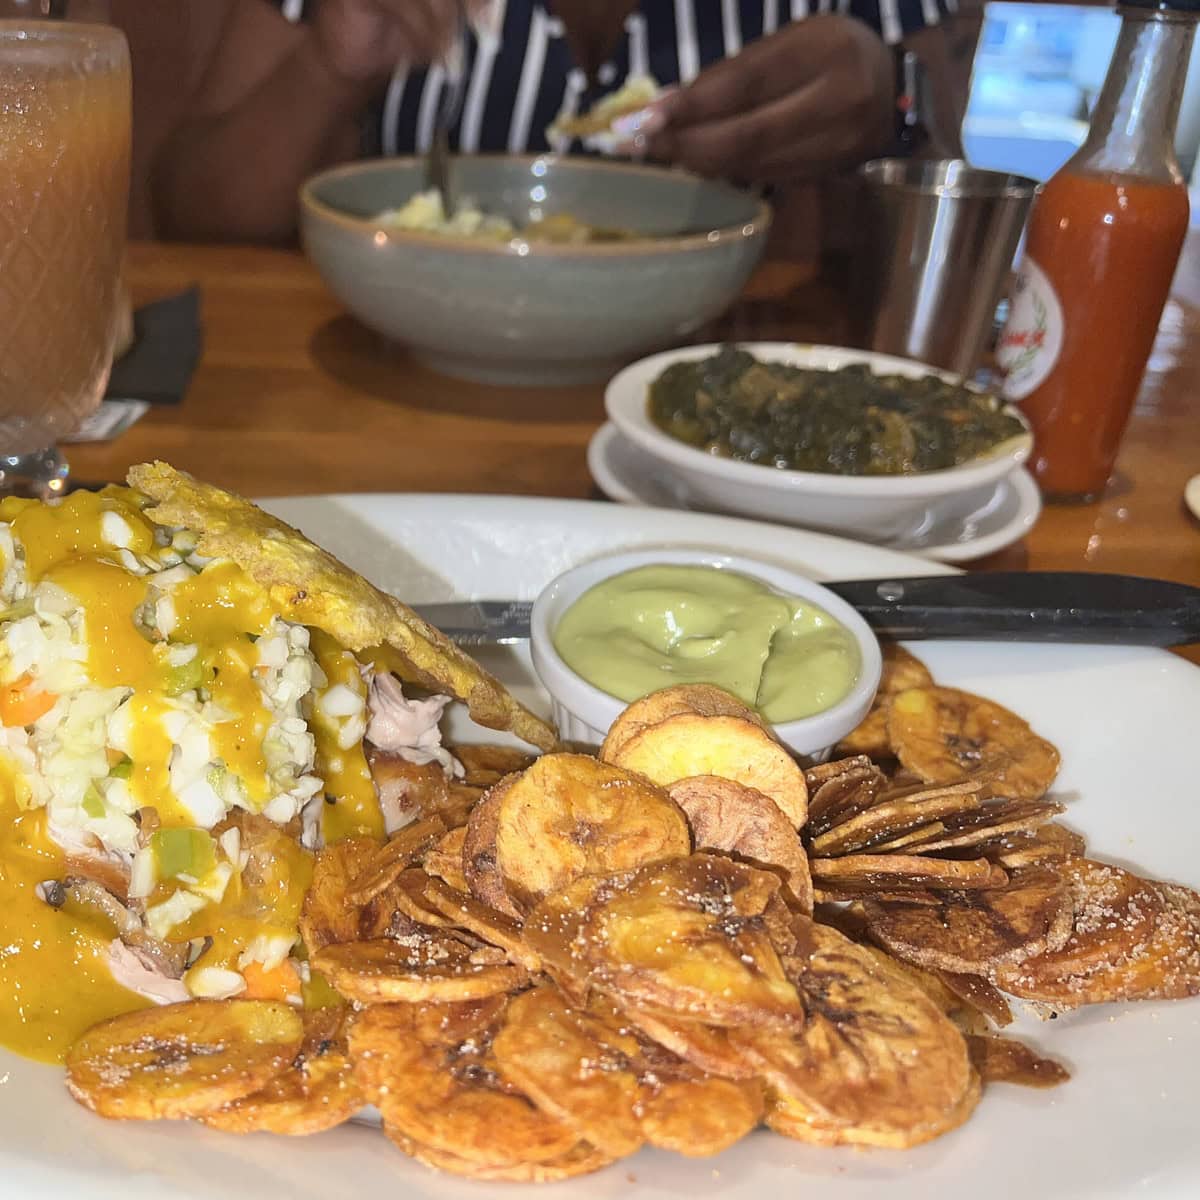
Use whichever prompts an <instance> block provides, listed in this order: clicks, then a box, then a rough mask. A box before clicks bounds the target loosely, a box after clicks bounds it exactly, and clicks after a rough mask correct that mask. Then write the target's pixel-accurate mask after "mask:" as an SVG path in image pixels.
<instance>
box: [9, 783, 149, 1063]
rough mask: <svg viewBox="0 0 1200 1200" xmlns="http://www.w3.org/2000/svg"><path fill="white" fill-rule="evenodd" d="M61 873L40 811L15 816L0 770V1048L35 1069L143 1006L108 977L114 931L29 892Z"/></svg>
mask: <svg viewBox="0 0 1200 1200" xmlns="http://www.w3.org/2000/svg"><path fill="white" fill-rule="evenodd" d="M63 868H64V863H63V857H62V853H61V852H60V851H59V850H58V849H57V847H55V846H54V844H53V843H52V842H51V841H50V839H49V838H48V837H47V836H46V820H45V812H44V811H33V812H27V811H22V810H21V808H20V807H19V806H18V804H17V802H16V797H15V794H14V780H13V778H12V774H11V772H10V771H9V770H8V769H7V768H6V767H5V766H4V765H3V764H0V1044H3V1045H4V1046H6V1047H7V1048H8V1049H10V1050H15V1051H16V1052H17V1053H18V1054H23V1055H24V1056H25V1057H26V1058H35V1059H38V1060H40V1061H42V1062H61V1061H62V1060H63V1057H64V1056H65V1055H66V1052H67V1050H68V1049H70V1046H71V1043H72V1042H74V1041H75V1040H76V1038H78V1037H79V1035H80V1034H81V1033H83V1032H84V1030H86V1029H88V1028H89V1027H90V1026H92V1025H95V1024H96V1022H97V1021H103V1020H106V1019H107V1018H108V1017H113V1016H116V1015H117V1014H118V1013H123V1012H131V1011H133V1010H134V1009H137V1008H145V1007H147V1006H148V1003H149V1002H148V1001H146V1000H144V999H142V997H140V996H138V995H136V994H135V993H134V992H131V991H128V990H127V989H125V988H123V987H121V986H120V984H118V983H117V982H116V981H115V980H114V979H113V977H112V975H111V974H110V973H109V969H108V947H109V943H110V942H111V941H112V939H113V938H114V937H115V936H116V932H115V930H113V929H112V928H111V927H110V928H105V926H104V923H103V922H102V920H101V919H99V918H98V917H95V916H93V915H92V914H90V913H87V914H83V913H81V912H73V911H72V907H71V905H70V904H69V903H68V904H67V905H65V906H64V907H63V908H61V909H53V908H51V907H50V906H49V905H48V904H46V903H45V902H44V901H43V900H42V899H41V898H40V897H39V896H38V895H37V892H36V891H35V890H34V889H35V888H36V887H37V885H38V884H39V883H41V882H43V881H44V880H47V879H61V878H62V875H63Z"/></svg>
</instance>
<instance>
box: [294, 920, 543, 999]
mask: <svg viewBox="0 0 1200 1200" xmlns="http://www.w3.org/2000/svg"><path fill="white" fill-rule="evenodd" d="M497 959H498V960H499V961H497ZM312 962H313V968H314V970H317V971H320V972H321V974H322V975H324V976H325V977H326V978H327V979H328V980H329V982H330V984H331V985H332V986H333V987H334V988H335V989H336V990H337V991H338V992H339V993H341V995H343V996H345V997H346V999H347V1000H353V1001H354V1002H355V1003H358V1004H388V1003H394V1002H397V1001H410V1002H417V1001H433V1002H436V1003H443V1004H444V1003H447V1002H449V1001H461V1000H481V999H484V998H486V997H488V996H495V995H499V994H501V993H504V992H509V991H512V990H513V989H515V988H519V987H521V986H522V985H523V984H524V983H525V982H526V981H527V979H528V978H529V976H528V975H527V973H526V972H525V971H524V970H523V969H522V968H521V967H518V966H514V965H512V964H511V963H508V962H506V961H504V956H503V954H502V953H500V952H498V951H497V952H496V953H495V954H487V953H484V952H481V951H478V950H472V948H471V947H470V946H469V945H467V944H466V943H465V942H463V941H461V940H459V939H458V938H456V937H454V936H453V935H451V934H448V933H446V932H445V931H442V930H433V929H423V930H419V931H417V932H413V933H409V934H407V935H404V936H402V937H399V938H380V939H376V940H375V941H370V942H345V943H342V944H340V945H336V946H326V947H325V949H324V950H322V951H321V952H320V953H319V954H317V955H316V956H314V958H313V960H312Z"/></svg>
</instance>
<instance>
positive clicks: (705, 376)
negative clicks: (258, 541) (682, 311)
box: [647, 346, 1025, 475]
mask: <svg viewBox="0 0 1200 1200" xmlns="http://www.w3.org/2000/svg"><path fill="white" fill-rule="evenodd" d="M647 411H648V414H649V417H650V419H651V421H653V422H654V424H655V425H657V426H658V428H659V429H661V430H663V432H664V433H667V434H669V435H670V436H671V437H673V438H677V439H678V440H679V441H681V442H686V443H687V444H688V445H690V446H695V447H696V448H697V449H700V450H704V451H706V452H707V453H709V454H715V455H720V456H722V457H725V458H733V459H737V460H738V461H740V462H747V463H760V464H762V465H764V466H769V467H776V468H781V469H786V470H792V471H816V472H820V473H822V474H833V475H912V474H916V473H919V472H923V471H939V470H944V469H946V468H948V467H955V466H959V465H960V464H963V463H968V462H970V461H972V460H973V459H977V458H980V457H984V456H987V455H992V454H996V453H999V452H1000V451H1001V449H1002V447H1003V446H1004V445H1005V443H1007V442H1009V441H1010V440H1011V439H1013V438H1017V437H1021V436H1023V435H1024V434H1025V427H1024V425H1022V423H1021V421H1020V419H1019V418H1018V417H1016V416H1015V415H1014V414H1013V413H1012V412H1010V411H1008V410H1006V409H1005V407H1004V405H1003V404H1002V403H1001V402H1000V401H999V400H998V399H997V398H996V397H994V396H991V395H987V394H986V393H983V392H978V391H975V390H974V389H972V388H967V387H963V386H960V385H957V384H952V383H947V382H945V381H944V380H942V379H939V378H938V377H937V376H935V375H925V376H921V377H920V378H910V377H909V376H904V375H877V374H875V372H874V371H872V370H871V368H870V367H869V366H866V365H865V364H864V365H855V366H848V367H842V368H840V369H839V370H836V371H825V370H817V369H813V368H808V367H793V366H789V365H788V364H786V363H779V362H763V361H761V360H759V359H757V358H755V357H754V356H753V355H752V354H750V353H748V352H747V351H744V350H738V349H737V348H736V347H732V346H726V347H724V348H723V349H722V350H721V351H720V352H719V353H717V354H714V355H711V356H710V357H708V358H703V359H698V360H695V361H692V362H677V363H673V364H672V365H671V366H669V367H667V369H666V370H665V371H663V373H662V374H661V375H660V376H659V377H658V378H657V379H656V380H655V381H654V382H653V383H652V384H651V385H650V395H649V400H648V404H647Z"/></svg>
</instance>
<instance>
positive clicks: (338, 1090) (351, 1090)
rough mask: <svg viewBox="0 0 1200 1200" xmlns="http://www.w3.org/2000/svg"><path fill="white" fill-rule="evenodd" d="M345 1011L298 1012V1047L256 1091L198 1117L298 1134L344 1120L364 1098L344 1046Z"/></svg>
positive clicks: (244, 1128) (226, 1129) (242, 1129)
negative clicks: (300, 1026)
mask: <svg viewBox="0 0 1200 1200" xmlns="http://www.w3.org/2000/svg"><path fill="white" fill-rule="evenodd" d="M345 1020H346V1010H345V1009H342V1008H318V1009H313V1010H312V1011H310V1012H307V1013H305V1014H304V1041H303V1043H302V1044H301V1046H300V1052H299V1053H298V1054H297V1055H296V1057H295V1058H294V1059H293V1060H292V1063H291V1065H290V1066H289V1067H288V1069H287V1070H286V1071H284V1072H283V1073H282V1074H280V1075H277V1076H276V1077H275V1078H274V1079H272V1080H271V1082H270V1083H269V1084H267V1086H266V1087H265V1088H263V1089H262V1091H260V1092H255V1093H254V1094H253V1095H251V1096H247V1097H246V1098H245V1099H244V1100H237V1101H235V1102H234V1103H233V1104H229V1105H226V1106H225V1107H224V1108H220V1109H218V1110H217V1111H216V1112H213V1113H209V1114H207V1115H206V1116H204V1117H202V1118H201V1119H202V1120H203V1121H204V1123H205V1124H206V1125H210V1126H212V1128H214V1129H219V1130H221V1131H222V1132H223V1133H260V1132H261V1133H278V1134H284V1135H286V1136H289V1137H303V1136H306V1135H308V1134H312V1133H323V1132H324V1131H325V1130H326V1129H333V1128H334V1127H335V1126H337V1125H341V1124H342V1123H343V1122H345V1121H348V1120H349V1119H350V1118H351V1117H352V1116H354V1114H355V1113H356V1112H358V1111H359V1109H361V1108H362V1107H363V1105H364V1104H365V1103H366V1099H365V1098H364V1096H363V1093H362V1089H361V1088H360V1087H359V1085H358V1082H357V1080H356V1079H355V1078H354V1070H353V1065H352V1064H351V1062H350V1054H349V1050H348V1049H347V1045H346V1034H345V1029H344V1025H345Z"/></svg>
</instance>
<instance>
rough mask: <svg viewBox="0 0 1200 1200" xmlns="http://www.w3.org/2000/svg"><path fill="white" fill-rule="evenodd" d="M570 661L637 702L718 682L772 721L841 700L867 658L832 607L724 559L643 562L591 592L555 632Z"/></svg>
mask: <svg viewBox="0 0 1200 1200" xmlns="http://www.w3.org/2000/svg"><path fill="white" fill-rule="evenodd" d="M554 646H555V649H556V650H557V651H558V653H559V655H560V656H561V657H562V659H563V661H564V662H565V663H566V664H567V666H569V667H570V668H571V669H572V670H573V671H575V672H576V673H577V674H579V675H581V676H583V678H584V679H586V680H587V681H588V682H589V683H591V684H593V685H594V686H595V687H598V688H600V689H601V691H605V692H608V693H609V695H612V696H616V697H617V698H618V699H619V700H625V701H633V700H637V699H640V698H641V697H642V696H645V695H648V694H649V693H650V692H654V691H658V690H659V689H660V688H664V687H670V686H672V685H673V684H679V683H711V684H715V685H717V686H718V687H722V688H724V689H725V690H726V691H729V692H732V693H733V694H734V695H735V696H737V697H738V698H739V699H741V700H742V701H744V702H745V703H746V704H749V705H750V706H751V707H753V708H755V709H757V710H758V712H760V713H761V714H762V716H763V717H765V718H766V719H767V720H768V721H772V722H776V723H778V722H783V721H795V720H799V719H800V718H801V717H808V716H812V715H813V714H814V713H818V712H823V711H824V710H825V709H827V708H831V707H832V706H833V705H834V704H837V703H838V701H840V700H842V699H844V698H845V697H846V695H848V694H849V692H850V690H851V689H852V688H853V687H854V684H855V681H856V680H857V679H858V675H859V671H860V670H861V667H862V662H861V656H860V654H859V649H858V643H857V641H856V640H855V638H854V635H853V634H852V633H851V632H850V631H849V630H848V629H847V628H846V627H845V626H844V625H842V624H841V623H840V622H838V621H836V620H834V618H833V617H831V616H830V615H829V614H828V613H827V612H826V611H825V610H824V609H823V608H819V607H818V606H817V605H815V604H811V603H809V602H808V601H807V600H801V599H799V598H797V597H794V596H785V595H782V594H781V593H779V592H776V591H774V590H772V589H771V588H770V587H769V586H768V585H766V584H765V583H762V582H761V581H759V580H757V579H751V578H750V577H749V576H747V575H742V574H739V573H737V572H734V571H728V570H723V569H721V568H718V567H705V566H685V565H673V564H666V563H664V564H661V565H650V566H644V567H635V568H634V569H633V570H630V571H624V572H622V573H621V574H619V575H614V576H612V577H611V578H610V579H606V580H604V581H603V582H601V583H598V584H596V585H595V586H594V587H592V588H590V589H589V590H588V591H586V592H585V593H584V594H583V595H582V596H580V597H579V599H578V600H576V601H575V603H574V604H573V605H571V607H570V608H569V609H568V610H567V611H566V612H565V613H564V614H563V617H562V620H561V621H559V623H558V627H557V628H556V629H555V631H554Z"/></svg>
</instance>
